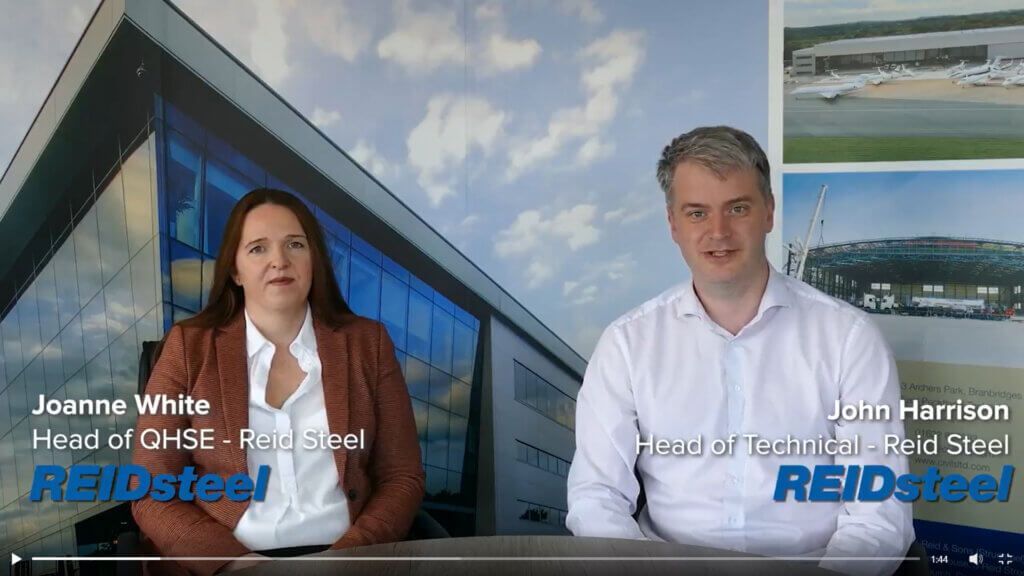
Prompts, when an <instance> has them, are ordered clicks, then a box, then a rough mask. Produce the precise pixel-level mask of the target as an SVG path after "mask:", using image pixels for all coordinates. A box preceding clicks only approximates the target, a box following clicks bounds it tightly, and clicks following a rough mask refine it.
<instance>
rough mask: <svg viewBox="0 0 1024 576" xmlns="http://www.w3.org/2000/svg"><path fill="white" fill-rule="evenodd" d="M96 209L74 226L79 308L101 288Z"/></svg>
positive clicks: (93, 208) (101, 276)
mask: <svg viewBox="0 0 1024 576" xmlns="http://www.w3.org/2000/svg"><path fill="white" fill-rule="evenodd" d="M96 226H97V225H96V207H95V206H93V207H92V208H91V209H89V211H88V212H86V213H85V216H84V217H83V218H82V221H81V222H79V223H78V225H77V226H75V232H74V239H75V264H76V268H77V273H78V304H79V307H81V306H85V303H86V302H88V301H89V300H92V297H93V296H95V295H96V293H97V292H99V291H100V288H102V287H103V275H102V273H101V272H100V240H99V231H98V230H97V227H96Z"/></svg>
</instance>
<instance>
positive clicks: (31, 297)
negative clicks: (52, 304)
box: [18, 284, 43, 362]
mask: <svg viewBox="0 0 1024 576" xmlns="http://www.w3.org/2000/svg"><path fill="white" fill-rule="evenodd" d="M18 320H19V321H20V323H21V355H22V357H23V358H24V359H25V362H31V361H32V359H33V358H35V357H36V356H37V355H38V354H39V353H40V352H42V351H43V345H42V342H41V341H40V339H39V305H38V304H37V303H36V287H35V285H34V284H33V285H30V286H29V287H28V289H27V290H25V292H24V293H22V295H21V299H20V300H18Z"/></svg>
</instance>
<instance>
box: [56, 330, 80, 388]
mask: <svg viewBox="0 0 1024 576" xmlns="http://www.w3.org/2000/svg"><path fill="white" fill-rule="evenodd" d="M60 350H61V355H62V359H63V361H64V379H65V380H66V379H68V378H71V376H72V375H74V373H75V372H78V370H79V369H80V368H81V367H82V366H84V365H85V346H84V344H83V341H82V319H81V317H79V316H75V317H74V319H72V320H71V322H69V323H68V325H67V326H65V327H64V330H61V333H60Z"/></svg>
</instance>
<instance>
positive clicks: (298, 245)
mask: <svg viewBox="0 0 1024 576" xmlns="http://www.w3.org/2000/svg"><path fill="white" fill-rule="evenodd" d="M288 246H289V247H291V248H305V247H306V245H305V244H304V243H302V242H299V241H298V240H294V241H292V243H291V244H289V245H288Z"/></svg>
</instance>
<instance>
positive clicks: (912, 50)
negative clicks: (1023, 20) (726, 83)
mask: <svg viewBox="0 0 1024 576" xmlns="http://www.w3.org/2000/svg"><path fill="white" fill-rule="evenodd" d="M998 56H1002V57H1003V58H1024V26H1003V27H999V28H978V29H974V30H953V31H946V32H925V33H921V34H906V35H901V36H878V37H874V38H849V39H843V40H834V41H831V42H823V43H821V44H816V45H814V46H811V47H809V48H802V49H799V50H794V51H793V72H792V73H793V75H820V74H824V73H825V69H826V68H829V69H836V70H843V69H854V68H873V67H875V66H877V65H879V64H904V63H905V64H908V65H910V64H913V65H922V64H932V63H941V62H949V63H950V64H955V63H956V62H958V61H960V60H967V61H970V62H974V61H978V62H981V61H984V60H986V59H995V58H996V57H998Z"/></svg>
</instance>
